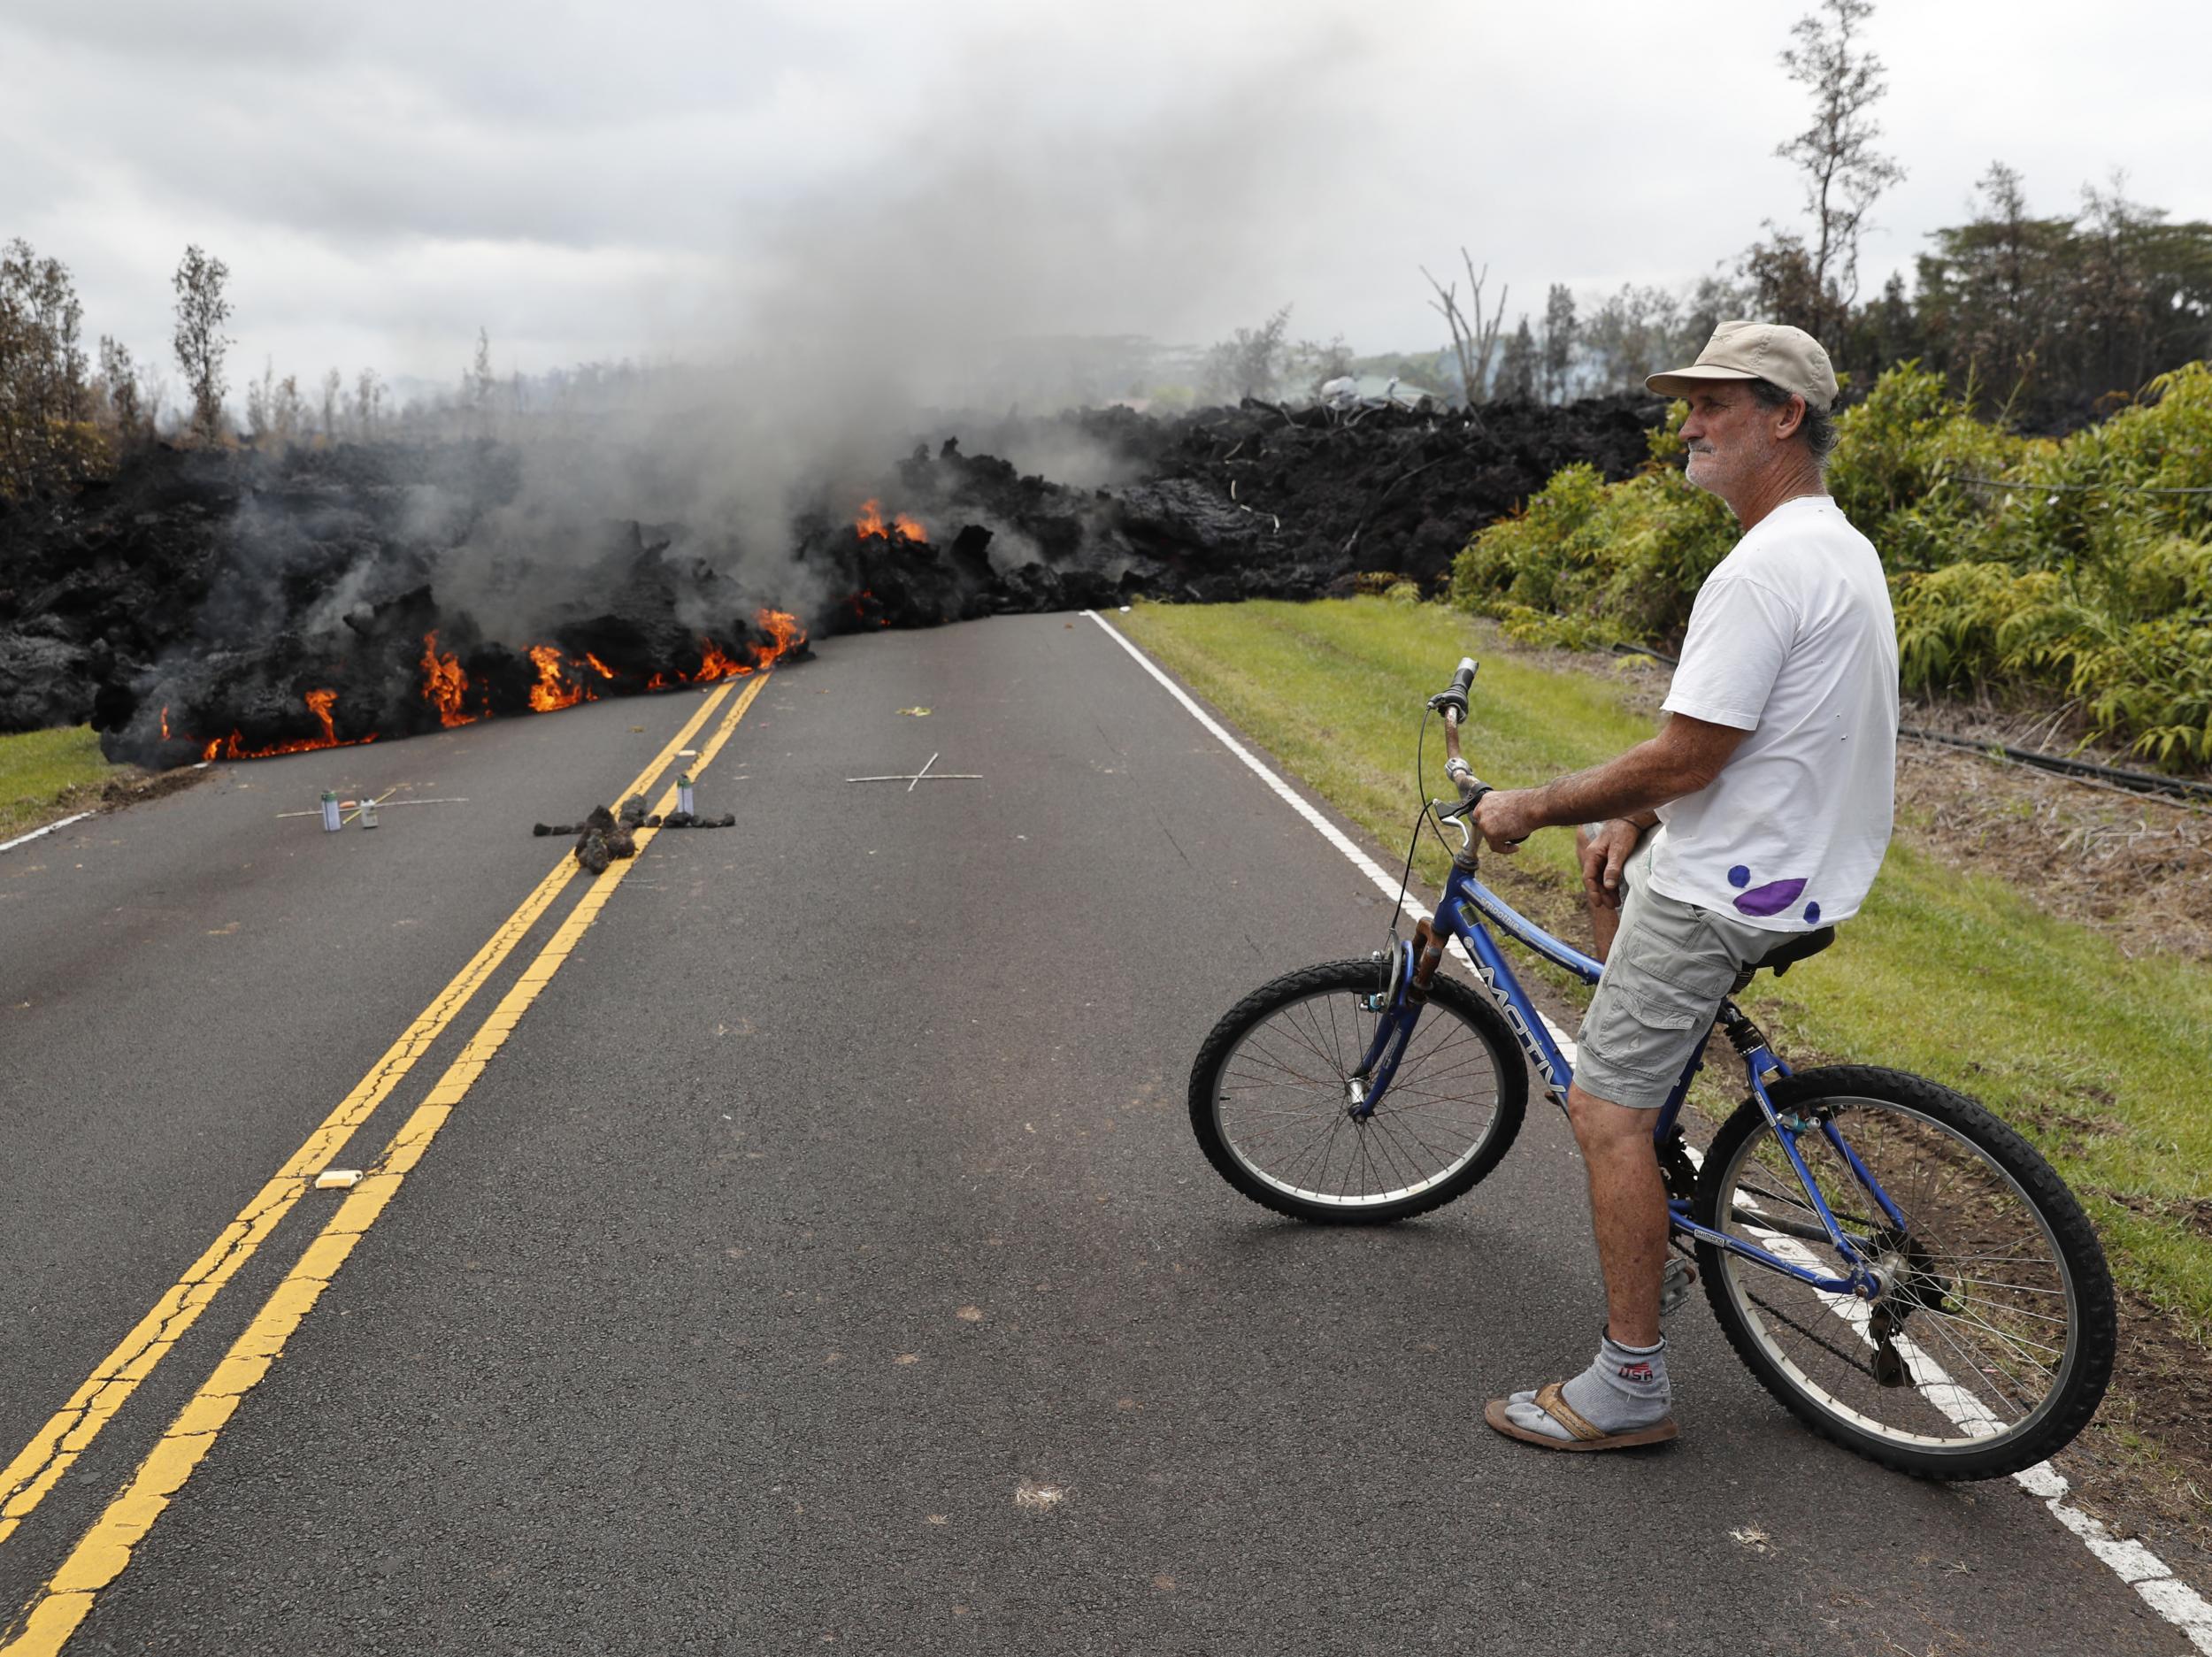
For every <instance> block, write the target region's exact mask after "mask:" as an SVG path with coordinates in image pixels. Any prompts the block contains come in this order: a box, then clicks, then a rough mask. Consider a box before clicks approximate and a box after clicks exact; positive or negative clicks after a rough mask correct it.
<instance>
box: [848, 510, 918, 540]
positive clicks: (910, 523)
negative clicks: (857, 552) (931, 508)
mask: <svg viewBox="0 0 2212 1657" xmlns="http://www.w3.org/2000/svg"><path fill="white" fill-rule="evenodd" d="M853 533H855V534H856V535H857V536H858V537H859V538H860V539H861V540H863V541H866V540H867V539H869V537H871V536H874V537H875V538H877V539H878V540H881V541H889V540H890V539H891V538H892V537H893V536H897V537H898V539H899V540H901V541H927V540H928V539H929V532H928V531H927V530H926V529H924V528H923V527H922V520H921V519H920V518H910V517H909V516H907V514H905V513H904V512H898V513H895V514H893V516H892V518H891V527H890V528H888V529H886V528H885V527H884V526H883V503H882V502H880V501H863V502H861V503H860V515H859V516H858V517H857V518H854V519H853Z"/></svg>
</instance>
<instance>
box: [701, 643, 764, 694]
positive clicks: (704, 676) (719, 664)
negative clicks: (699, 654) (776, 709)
mask: <svg viewBox="0 0 2212 1657" xmlns="http://www.w3.org/2000/svg"><path fill="white" fill-rule="evenodd" d="M699 648H700V649H701V650H703V651H704V652H705V655H704V656H703V658H702V659H701V661H700V663H699V673H698V679H697V682H698V683H699V684H702V685H710V684H712V683H713V682H714V681H715V680H716V679H736V678H738V677H739V676H740V675H741V674H745V673H749V672H751V671H753V670H752V669H751V668H749V667H748V666H747V665H746V664H744V663H742V662H741V661H739V660H737V658H736V657H734V656H731V655H729V654H728V653H727V652H726V651H725V650H724V649H723V648H722V647H721V646H720V645H718V644H717V643H715V641H713V640H711V639H702V640H700V641H699Z"/></svg>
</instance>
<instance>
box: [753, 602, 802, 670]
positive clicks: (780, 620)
mask: <svg viewBox="0 0 2212 1657" xmlns="http://www.w3.org/2000/svg"><path fill="white" fill-rule="evenodd" d="M753 619H754V620H755V621H756V622H757V623H758V624H759V625H760V630H761V631H762V632H763V633H766V634H767V635H768V637H769V639H770V640H771V641H772V642H771V643H770V645H769V647H768V648H767V649H766V651H764V652H762V651H756V652H754V655H755V656H756V658H757V661H758V663H759V664H760V665H761V666H762V667H768V666H771V665H772V664H774V663H776V662H777V661H779V660H780V659H781V658H782V657H784V656H788V655H790V654H791V652H792V651H794V650H796V649H798V648H800V647H801V646H803V644H805V643H806V629H805V628H804V627H802V626H801V625H799V618H797V617H796V616H794V615H792V614H791V613H790V612H789V611H788V610H759V611H757V612H756V613H755V614H754V617H753Z"/></svg>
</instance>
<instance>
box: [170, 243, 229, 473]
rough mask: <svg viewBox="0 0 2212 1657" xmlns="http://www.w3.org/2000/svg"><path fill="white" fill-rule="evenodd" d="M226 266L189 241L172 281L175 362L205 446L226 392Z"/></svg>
mask: <svg viewBox="0 0 2212 1657" xmlns="http://www.w3.org/2000/svg"><path fill="white" fill-rule="evenodd" d="M228 280H230V267H229V266H228V265H225V264H224V263H223V262H222V260H220V259H218V258H213V257H210V256H209V255H207V254H206V253H204V252H202V251H201V250H200V247H199V244H198V243H197V242H194V243H192V244H191V245H189V246H188V247H187V248H186V249H185V250H184V258H183V259H182V261H181V262H180V263H179V265H177V273H176V275H175V277H174V278H173V283H174V285H175V288H176V290H177V331H176V335H175V341H174V343H175V345H176V349H177V361H178V363H179V364H180V365H181V366H182V368H183V369H184V383H185V388H186V390H187V391H188V393H189V394H190V395H191V398H192V431H193V433H194V434H195V435H196V436H197V437H198V438H199V440H200V441H202V442H204V443H211V442H213V441H215V439H216V436H217V433H218V432H219V428H220V427H221V426H222V421H223V394H224V393H225V392H227V391H228V390H229V389H230V386H229V382H228V381H227V380H224V378H223V356H224V353H225V352H227V350H228V349H230V346H231V344H232V341H229V340H228V339H226V338H225V337H224V335H223V324H225V323H226V322H227V321H229V320H230V315H231V305H230V301H229V300H228V299H227V298H225V297H224V295H223V284H224V283H225V282H227V281H228Z"/></svg>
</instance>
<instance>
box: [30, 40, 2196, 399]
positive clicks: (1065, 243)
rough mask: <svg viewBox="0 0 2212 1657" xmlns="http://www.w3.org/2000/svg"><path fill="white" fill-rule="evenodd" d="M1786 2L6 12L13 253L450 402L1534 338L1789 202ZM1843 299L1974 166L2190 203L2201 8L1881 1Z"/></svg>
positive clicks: (97, 311)
mask: <svg viewBox="0 0 2212 1657" xmlns="http://www.w3.org/2000/svg"><path fill="white" fill-rule="evenodd" d="M1804 9H1806V7H1805V4H1803V3H1802V0H1799V3H1797V4H1773V3H1772V0H1708V3H1707V4H1703V5H1700V6H1666V5H1658V4H1634V5H1632V4H1616V3H1613V0H1581V4H1576V5H1560V6H1532V5H1527V4H1510V5H1509V4H1492V3H1490V0H1480V3H1476V0H1396V3H1395V4H1303V3H1302V0H1265V3H1259V0H1201V3H1199V4H1192V3H1191V0H1182V3H1181V4H1161V3H1158V0H1114V3H1113V4H1092V3H1091V0H1060V3H1059V4H1054V5H1050V6H1041V5H1038V4H1035V3H1034V0H935V3H933V4H908V5H899V4H886V3H882V0H803V4H786V3H784V0H773V3H769V4H764V3H762V0H747V3H744V4H731V3H730V0H643V3H641V4H623V5H614V4H596V3H595V0H571V3H569V4H550V3H549V0H527V3H523V0H444V3H443V4H426V3H425V0H380V3H379V4H375V5H371V6H351V7H333V6H318V5H303V4H299V3H298V0H209V4H206V5H202V6H180V5H178V4H174V0H0V88H4V96H0V238H4V237H8V236H15V235H21V236H24V237H27V238H28V239H29V240H30V241H31V242H33V244H34V245H35V247H36V248H37V249H39V250H40V251H41V252H42V253H48V254H52V255H54V256H56V257H59V258H61V259H63V260H64V261H65V262H66V263H67V264H68V265H70V266H71V267H72V269H73V271H74V272H75V274H76V278H77V282H78V288H79V291H80V293H81V296H82V298H83V300H84V304H85V332H86V338H87V342H88V344H89V342H90V341H91V340H93V339H94V338H96V336H97V335H98V334H101V333H104V332H105V333H112V334H117V335H119V337H121V338H122V339H123V340H124V341H126V342H127V343H128V344H129V345H130V346H132V348H133V349H134V350H135V351H137V352H138V353H139V355H140V356H141V357H147V356H150V355H152V356H158V357H162V358H164V359H167V357H169V349H168V334H169V326H170V324H169V315H170V304H171V292H170V288H169V278H170V272H172V271H173V268H174V267H175V265H176V261H177V258H178V256H179V254H180V252H181V250H182V249H183V247H184V244H185V243H186V242H188V241H196V242H200V243H201V244H202V245H204V247H206V248H207V249H209V250H211V252H213V253H215V254H217V255H219V257H222V258H223V259H224V260H226V261H227V263H228V264H229V265H230V267H231V271H232V272H233V279H232V295H233V297H234V302H235V303H236V306H237V314H236V316H235V318H234V320H233V323H232V325H231V327H232V333H233V334H234V336H235V338H236V341H237V346H236V349H235V352H234V357H233V359H232V360H233V370H232V380H233V384H234V392H235V388H236V387H238V386H239V385H240V384H241V383H242V380H243V379H244V377H245V373H246V372H247V371H248V367H249V365H251V366H252V367H253V368H254V369H257V368H258V367H259V365H260V364H261V361H262V359H263V357H265V356H271V357H274V359H275V363H276V372H278V373H279V374H280V375H281V374H284V373H286V372H296V373H297V374H298V375H299V376H300V379H301V380H302V383H303V385H304V384H308V383H311V382H312V381H313V380H317V379H318V378H319V376H320V373H321V371H322V370H323V368H325V367H326V366H329V365H332V364H337V365H341V366H342V367H343V368H344V369H345V370H346V372H347V374H348V377H349V379H350V377H351V374H352V372H353V371H354V370H355V369H357V367H359V366H361V365H364V364H373V365H374V366H376V367H377V368H379V369H380V371H382V372H384V373H385V374H387V375H388V376H391V375H397V374H409V375H420V376H425V377H430V378H434V379H440V380H445V379H449V378H451V377H453V376H455V375H457V373H458V372H459V370H460V369H461V367H462V365H463V364H464V363H465V361H466V360H467V358H468V356H469V354H470V352H471V349H472V345H473V341H474V337H475V331H476V328H477V326H479V324H481V325H483V326H486V327H487V328H488V329H489V331H490V334H491V338H492V341H493V355H494V360H495V366H496V367H497V368H498V369H499V370H500V372H506V371H507V370H508V369H510V368H514V367H519V368H521V369H523V370H525V371H527V372H541V371H542V370H545V369H547V368H550V367H554V366H557V365H559V364H568V363H575V362H580V361H584V360H588V359H593V358H599V359H606V360H611V359H614V358H617V357H624V356H633V357H635V356H644V355H653V356H660V355H681V354H686V353H689V352H695V351H699V350H703V349H718V348H721V347H726V346H729V345H733V344H743V343H747V342H752V341H761V340H769V341H787V340H791V339H795V338H796V339H812V338H819V337H829V338H835V339H837V340H839V341H841V343H842V344H843V345H845V346H846V347H848V348H855V347H857V348H858V349H861V350H863V351H864V352H866V353H869V354H873V355H876V356H887V357H906V356H912V357H915V358H916V359H917V360H921V359H926V357H929V356H930V355H932V354H933V353H939V352H942V353H954V354H956V353H957V352H959V351H961V350H963V349H966V348H967V346H968V343H969V342H970V341H976V340H981V339H987V338H990V337H994V336H1000V335H1004V334H1041V333H1084V334H1089V333H1119V332H1129V333H1146V334H1154V335H1156V336H1157V337H1160V338H1163V339H1168V340H1178V341H1205V340H1208V339H1212V338H1217V337H1219V336H1220V335H1222V334H1225V333H1226V332H1227V331H1228V329H1229V328H1230V327H1232V326H1234V325H1236V324H1239V323H1248V322H1254V321H1256V320H1258V319H1259V318H1261V317H1262V316H1263V315H1264V314H1265V313H1266V312H1267V311H1271V309H1273V308H1274V307H1275V306H1277V305H1279V304H1282V303H1294V305H1295V306H1296V310H1295V311H1294V316H1293V328H1294V333H1296V334H1302V335H1308V336H1314V337H1324V338H1325V337H1327V336H1328V335H1331V334H1337V333H1342V334H1345V335H1346V336H1348V339H1349V341H1350V342H1351V343H1352V345H1353V346H1354V347H1355V348H1356V349H1359V350H1362V351H1376V350H1384V349H1425V348H1426V347H1428V346H1431V345H1432V344H1435V343H1437V342H1439V341H1440V337H1441V334H1440V324H1439V323H1438V321H1437V318H1435V317H1434V315H1433V313H1432V312H1430V311H1428V310H1427V309H1426V308H1425V299H1426V297H1427V288H1426V285H1425V283H1424V282H1423V280H1422V279H1421V276H1420V273H1419V271H1418V269H1417V266H1418V265H1422V264H1426V265H1428V266H1429V268H1430V269H1431V270H1433V271H1435V272H1437V273H1438V274H1439V275H1443V274H1445V272H1446V271H1447V269H1448V267H1449V268H1452V269H1454V270H1455V269H1456V265H1457V252H1456V249H1457V247H1458V245H1459V244H1460V243H1461V242H1465V243H1466V244H1467V245H1468V247H1469V248H1470V249H1471V250H1472V251H1473V252H1474V255H1475V257H1476V261H1477V263H1478V265H1479V264H1481V263H1482V262H1483V261H1484V260H1487V261H1488V262H1489V265H1490V266H1491V270H1492V291H1493V293H1494V292H1495V288H1496V286H1497V285H1498V284H1499V283H1500V282H1509V283H1510V284H1511V286H1512V289H1513V294H1512V302H1511V303H1512V309H1513V310H1515V311H1518V310H1520V309H1522V308H1523V307H1524V306H1526V307H1527V308H1529V309H1531V310H1537V309H1540V305H1541V297H1542V291H1543V287H1544V284H1546V283H1547V282H1549V281H1564V282H1567V283H1569V284H1570V285H1571V286H1572V287H1574V288H1576V289H1578V291H1579V292H1582V293H1585V294H1589V293H1594V292H1596V291H1598V290H1601V289H1606V288H1613V287H1617V285H1618V284H1620V283H1621V282H1623V281H1627V280H1634V281H1669V282H1674V281H1680V280H1686V279H1690V278H1694V277H1695V276H1696V275H1698V274H1700V273H1701V272H1703V271H1705V270H1708V269H1709V268H1711V267H1712V266H1713V265H1714V263H1715V262H1716V261H1717V260H1720V259H1723V258H1725V257H1729V256H1731V255H1732V254H1733V253H1734V252H1735V251H1736V250H1738V249H1740V248H1741V247H1743V245H1744V244H1745V243H1746V242H1748V241H1750V240H1751V239H1752V238H1753V237H1754V236H1755V235H1756V234H1759V231H1760V226H1761V221H1762V220H1763V219H1768V218H1770V217H1772V218H1781V219H1793V218H1794V217H1795V215H1796V213H1797V211H1798V191H1797V186H1796V183H1795V181H1794V180H1793V177H1792V176H1791V173H1790V172H1789V169H1788V168H1787V166H1786V164H1784V163H1782V162H1780V161H1778V160H1777V159H1775V158H1774V157H1773V155H1772V150H1773V148H1774V145H1775V143H1776V142H1778V140H1780V139H1781V138H1782V137H1784V136H1785V135H1786V134H1787V133H1788V132H1789V131H1791V130H1792V129H1793V127H1795V126H1798V125H1801V124H1802V121H1803V119H1804V99H1803V96H1802V95H1801V92H1800V90H1799V89H1798V88H1796V87H1794V86H1793V85H1792V84H1791V83H1790V82H1789V81H1786V79H1785V77H1784V73H1783V72H1782V70H1781V69H1780V67H1779V66H1778V64H1777V63H1776V61H1775V58H1776V54H1777V53H1778V51H1779V50H1781V48H1782V47H1783V46H1784V45H1785V44H1786V42H1787V37H1788V29H1789V25H1790V23H1791V21H1792V20H1793V19H1794V18H1795V17H1796V16H1798V15H1799V14H1800V12H1801V11H1802V10H1804ZM1870 40H1871V42H1872V44H1873V45H1874V47H1875V49H1876V50H1878V52H1879V53H1880V54H1881V56H1882V57H1883V58H1885V59H1886V61H1887V64H1888V65H1889V71H1890V83H1891V87H1890V94H1889V96H1888V98H1887V100H1886V103H1885V104H1884V105H1883V107H1882V111H1881V118H1882V120H1883V123H1884V126H1885V127H1886V138H1885V143H1886V148H1887V149H1888V150H1890V151H1891V152H1892V153H1893V154H1894V155H1895V156H1897V157H1898V158H1899V159H1900V160H1901V162H1902V163H1903V164H1904V165H1905V166H1906V167H1907V169H1908V170H1909V174H1910V176H1909V179H1908V180H1907V182H1906V183H1905V184H1904V185H1903V186H1901V188H1898V189H1897V190H1895V191H1894V192H1893V194H1892V195H1891V196H1888V197H1886V199H1885V201H1884V202H1883V203H1882V204H1881V205H1880V206H1879V207H1878V210H1877V217H1878V219H1879V221H1880V227H1879V228H1878V230H1877V231H1876V232H1875V233H1874V234H1873V235H1872V236H1871V237H1870V240H1869V242H1868V245H1867V253H1868V256H1869V269H1870V279H1871V280H1870V286H1872V285H1873V283H1875V282H1878V280H1879V276H1880V274H1881V273H1882V272H1886V270H1887V269H1889V268H1891V267H1893V266H1896V265H1907V266H1909V262H1910V260H1911V257H1912V255H1913V254H1914V253H1915V252H1916V250H1918V249H1921V248H1922V247H1923V246H1924V245H1925V243H1924V236H1925V234H1926V232H1927V231H1928V230H1929V229H1931V228H1932V227H1933V226H1938V225H1941V224H1946V223H1955V222H1957V220H1958V219H1960V218H1961V217H1962V213H1963V211H1964V209H1965V205H1966V203H1967V201H1968V198H1969V196H1970V193H1971V190H1972V188H1973V184H1974V180H1976V179H1977V178H1978V176H1979V175H1980V174H1981V173H1982V172H1983V171H1984V170H1985V167H1986V166H1987V165H1988V164H1989V162H1990V161H1991V160H1992V159H1993V158H2002V159H2004V160H2006V161H2007V162H2008V163H2009V164H2010V165H2014V166H2016V167H2018V168H2020V169H2021V170H2022V171H2023V172H2024V173H2025V175H2026V179H2027V185H2028V189H2029V192H2030V197H2031V200H2032V203H2035V204H2036V205H2037V206H2038V207H2039V208H2040V209H2043V210H2045V211H2060V210H2062V209H2063V208H2065V207H2066V206H2069V205H2070V204H2071V203H2072V202H2073V201H2074V199H2075V197H2076V196H2077V193H2078V189H2079V188H2080V186H2081V185H2082V183H2083V182H2084V181H2085V180H2102V179H2103V178H2104V177H2105V176H2106V175H2107V174H2108V173H2109V172H2110V171H2111V170H2112V169H2114V168H2116V167H2118V168H2124V169H2125V170H2126V173H2127V174H2128V179H2129V188H2130V194H2131V196H2134V197H2135V198H2137V199H2139V200H2141V201H2145V202H2148V203H2153V204H2154V205H2157V206H2161V207H2164V208H2166V209H2168V210H2170V211H2171V212H2173V213H2174V214H2175V215H2176V216H2177V217H2182V218H2203V219H2212V168H2208V167H2207V165H2205V157H2206V156H2207V155H2212V99H2208V98H2207V97H2206V96H2204V93H2203V84H2204V65H2206V64H2207V63H2208V62H2212V7H2206V6H2203V5H2201V4H2174V3H2171V0H2164V3H2158V4H2154V3H2153V0H2101V4H2096V5H2093V6H2084V5H2081V4H2073V3H2069V4H2061V3H2060V0H2004V3H2003V4H1997V3H1996V0H1940V3H1939V4H1935V3H1931V0H1919V3H1918V4H1906V0H1887V4H1884V5H1883V6H1882V7H1881V9H1880V11H1879V12H1878V13H1877V15H1876V17H1875V18H1874V19H1873V22H1872V26H1871V29H1870Z"/></svg>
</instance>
